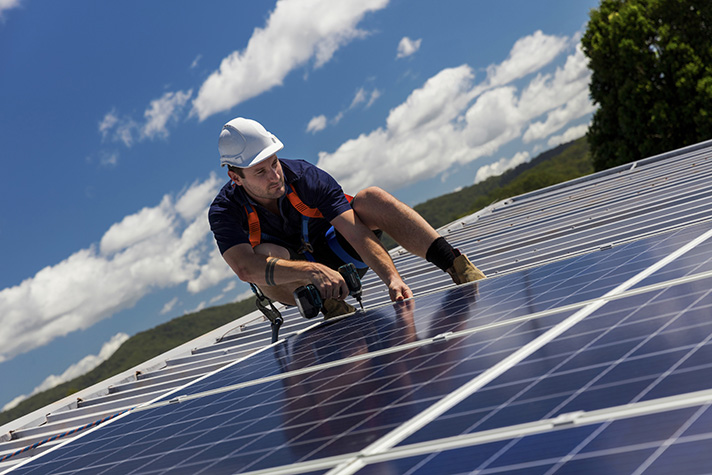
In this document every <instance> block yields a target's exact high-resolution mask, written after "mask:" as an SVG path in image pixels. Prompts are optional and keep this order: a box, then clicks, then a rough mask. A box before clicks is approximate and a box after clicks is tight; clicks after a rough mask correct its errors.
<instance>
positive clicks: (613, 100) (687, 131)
mask: <svg viewBox="0 0 712 475" xmlns="http://www.w3.org/2000/svg"><path fill="white" fill-rule="evenodd" d="M582 46H583V51H584V53H585V54H586V56H587V57H588V58H589V67H590V69H591V71H592V73H593V74H592V77H591V86H590V89H591V98H592V99H593V101H594V103H597V104H598V105H599V109H598V110H597V111H596V113H595V114H594V116H593V121H592V124H591V127H590V129H589V131H588V137H589V142H590V145H591V153H592V156H593V163H594V167H595V168H596V170H603V169H606V168H610V167H612V166H615V165H620V164H622V163H628V162H631V161H635V160H639V159H641V158H645V157H648V156H651V155H655V154H658V153H662V152H666V151H669V150H674V149H676V148H680V147H683V146H685V145H690V144H693V143H697V142H700V141H702V140H706V139H709V138H712V1H710V0H602V1H601V5H600V6H599V8H598V9H593V10H591V14H590V21H589V23H588V26H587V29H586V32H585V34H584V36H583V38H582Z"/></svg>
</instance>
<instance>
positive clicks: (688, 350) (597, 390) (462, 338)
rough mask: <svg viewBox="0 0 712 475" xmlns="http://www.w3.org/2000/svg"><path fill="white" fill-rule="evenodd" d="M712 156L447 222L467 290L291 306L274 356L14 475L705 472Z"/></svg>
mask: <svg viewBox="0 0 712 475" xmlns="http://www.w3.org/2000/svg"><path fill="white" fill-rule="evenodd" d="M710 157H712V144H710V143H703V144H699V145H697V146H694V147H690V148H687V149H684V150H681V151H677V152H673V153H670V154H667V155H665V156H661V157H654V158H651V159H648V160H644V161H641V162H638V163H637V164H635V165H634V166H629V167H621V168H618V169H615V170H611V171H608V172H603V173H599V174H595V175H592V176H590V177H587V178H585V179H581V180H577V181H574V182H570V183H568V184H565V185H564V186H557V187H553V188H550V189H547V190H543V191H541V192H536V193H532V194H528V195H523V196H521V197H518V198H516V199H513V200H509V201H506V202H503V203H498V204H495V205H494V206H492V207H490V208H488V209H486V210H484V211H482V212H480V213H478V214H476V215H473V216H471V217H468V218H466V219H465V220H463V221H461V222H459V223H456V224H453V225H452V226H450V227H449V228H447V229H443V230H442V232H443V233H446V234H447V235H448V239H449V240H450V241H451V242H453V243H454V244H456V245H457V246H458V247H459V248H460V249H461V250H463V251H464V252H466V253H467V254H468V255H469V256H470V257H471V259H472V260H473V261H474V262H476V263H477V264H478V266H479V267H481V268H482V269H483V270H484V271H485V273H487V274H488V276H489V278H488V279H486V280H484V281H480V282H478V283H475V284H466V285H461V286H454V285H452V284H451V283H450V282H449V279H448V278H447V276H445V275H443V274H442V273H441V272H440V271H437V270H433V268H432V266H431V265H430V264H428V263H426V262H424V261H422V260H420V259H418V258H415V257H413V256H410V255H408V254H406V253H396V254H397V255H396V257H395V262H396V265H397V267H398V268H399V270H400V271H401V273H402V274H403V276H404V278H405V279H406V281H407V282H408V283H409V284H410V285H411V288H412V289H413V290H414V292H415V293H416V297H415V298H414V299H412V300H409V301H407V302H401V303H397V304H391V303H390V302H388V301H387V294H386V292H385V289H384V288H383V286H382V285H381V284H379V283H378V282H377V280H376V279H375V277H373V276H371V277H368V276H367V278H366V279H365V281H364V283H365V304H366V306H367V309H366V311H365V312H360V311H359V312H356V313H355V314H353V315H351V316H348V317H345V318H343V319H337V320H332V321H329V322H313V321H310V322H307V321H304V320H301V319H299V318H298V317H297V315H296V311H295V310H293V309H290V310H288V311H286V312H284V314H285V317H286V319H287V321H290V322H294V323H293V324H292V325H293V326H292V327H291V328H290V329H287V331H283V332H282V336H283V338H282V339H281V340H280V341H279V342H277V343H276V344H274V345H270V344H269V342H268V338H269V332H268V327H267V326H266V325H265V324H264V323H262V324H261V327H259V330H260V331H258V329H257V328H256V327H255V326H250V327H249V328H247V329H246V330H245V331H242V332H235V333H234V334H231V335H230V336H229V337H228V338H226V339H224V340H223V341H222V342H220V343H217V344H216V345H210V346H207V347H205V348H201V349H197V350H196V351H195V352H194V354H193V355H191V356H190V357H186V358H185V360H180V361H176V362H174V363H173V364H176V365H178V366H181V365H196V366H195V367H196V368H198V367H199V368H202V369H201V370H200V371H199V372H198V373H196V374H195V375H193V376H192V377H187V378H186V380H185V381H184V382H185V384H182V385H181V384H176V383H175V382H174V383H173V385H172V386H171V387H170V388H166V389H165V390H163V391H154V392H152V393H151V395H152V398H151V399H150V400H149V401H147V402H144V403H143V404H141V405H139V406H138V407H136V408H134V409H133V410H131V411H129V412H126V413H124V414H122V415H120V416H118V417H116V418H114V419H112V420H111V421H108V422H105V423H103V424H101V425H98V426H97V427H96V428H94V429H91V430H87V431H85V432H83V433H82V434H80V435H79V436H76V437H74V438H73V439H71V440H68V441H67V442H62V443H58V444H56V445H54V446H53V447H52V448H51V449H50V450H47V451H45V452H43V453H41V454H40V455H39V456H36V457H34V458H31V459H29V460H25V461H24V462H22V463H18V464H16V465H14V466H13V467H12V468H13V469H14V470H13V473H18V474H47V473H57V474H61V473H92V474H97V473H103V474H111V473H150V474H154V473H155V474H158V473H171V474H173V473H191V474H192V473H314V474H316V473H332V474H347V473H359V474H372V473H373V474H375V473H379V474H380V473H419V474H427V473H470V472H472V471H478V473H520V472H521V473H569V472H578V473H580V472H581V471H585V470H588V471H593V470H595V471H597V472H604V473H671V472H673V471H674V473H700V472H703V471H705V470H706V467H709V466H712V452H710V451H709V450H704V448H705V447H709V439H710V437H711V436H712V417H710V416H712V413H710V411H709V405H710V403H712V383H711V382H710V381H712V378H711V377H710V376H712V318H710V317H712V295H711V292H712V290H710V289H712V286H711V285H710V284H711V283H712V180H711V179H710V175H712V160H710ZM237 342H241V343H237ZM226 351H227V353H225V352H226ZM218 354H220V356H218ZM228 356H229V358H228ZM215 358H218V359H220V358H225V359H220V361H219V362H217V361H216V362H214V363H211V364H212V366H210V365H208V367H209V368H211V369H210V370H205V367H206V365H205V364H203V365H200V364H199V362H200V361H203V362H204V360H212V359H215ZM186 371H189V370H186ZM196 371H197V370H196ZM158 377H159V378H160V377H162V376H158Z"/></svg>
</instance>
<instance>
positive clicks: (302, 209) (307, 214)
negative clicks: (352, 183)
mask: <svg viewBox="0 0 712 475" xmlns="http://www.w3.org/2000/svg"><path fill="white" fill-rule="evenodd" d="M344 196H345V197H346V199H347V200H348V202H349V203H351V201H352V200H353V196H351V195H347V194H344ZM287 199H288V200H289V202H290V203H291V205H292V206H293V207H294V209H296V210H297V211H298V212H299V214H301V215H302V247H301V248H299V250H298V251H297V252H299V254H303V255H304V257H306V259H307V260H308V261H312V262H314V256H312V253H313V252H314V247H313V246H312V245H311V243H310V242H309V219H310V218H323V217H324V215H323V214H321V211H319V210H318V209H316V208H310V207H309V206H307V205H306V204H305V203H304V202H303V201H302V200H301V198H299V195H297V192H296V191H295V190H294V186H293V185H292V184H291V183H290V184H289V187H288V188H287ZM245 213H247V226H248V229H249V232H250V245H251V246H252V247H253V248H254V247H256V246H257V245H259V244H260V242H262V238H263V236H264V237H269V238H270V239H272V240H277V241H279V239H277V238H275V237H274V236H268V235H266V234H262V229H261V227H260V219H259V216H257V211H256V210H255V209H254V208H253V207H252V205H250V204H249V203H247V204H246V205H245ZM326 241H327V243H328V245H329V247H330V248H331V250H332V251H333V252H334V254H336V255H337V256H338V257H339V259H341V260H342V261H344V262H353V263H354V265H355V266H356V268H358V269H365V268H366V267H367V266H366V264H365V263H363V262H361V261H360V260H358V259H355V258H354V257H353V256H351V255H350V254H348V253H347V252H346V250H344V248H343V247H341V245H340V244H339V242H338V241H337V240H336V232H335V230H334V227H333V226H332V227H331V228H329V230H328V231H327V232H326Z"/></svg>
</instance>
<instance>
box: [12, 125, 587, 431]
mask: <svg viewBox="0 0 712 475" xmlns="http://www.w3.org/2000/svg"><path fill="white" fill-rule="evenodd" d="M590 173H593V166H592V164H591V159H590V156H589V152H588V143H587V142H586V138H585V137H583V138H581V139H578V140H576V141H573V142H570V143H567V144H563V145H560V146H558V147H556V148H554V149H552V150H549V151H547V152H544V153H542V154H541V155H539V156H537V157H536V158H534V159H533V160H531V161H529V162H528V163H523V164H521V165H519V166H518V167H516V168H514V169H512V170H508V171H506V172H505V173H503V174H502V175H499V176H493V177H490V178H488V179H487V180H485V181H483V182H481V183H478V184H476V185H472V186H469V187H467V188H464V189H462V190H460V191H457V192H454V193H449V194H447V195H444V196H440V197H438V198H433V199H431V200H428V201H426V202H424V203H422V204H419V205H417V206H415V209H416V210H417V211H418V212H419V213H420V214H421V215H423V217H424V218H425V219H426V220H427V221H428V222H429V223H430V224H432V225H433V227H435V228H438V227H440V226H443V225H445V224H447V223H449V222H451V221H454V220H455V219H458V218H461V217H463V216H467V215H468V214H471V213H474V212H475V211H477V210H479V209H481V208H484V207H485V206H488V205H489V204H491V203H494V202H496V201H499V200H503V199H505V198H509V197H512V196H516V195H520V194H522V193H527V192H529V191H534V190H537V189H540V188H543V187H546V186H549V185H554V184H556V183H561V182H563V181H567V180H571V179H573V178H577V177H579V176H584V175H588V174H590ZM384 238H387V236H384ZM384 244H385V245H386V246H387V247H393V246H394V245H395V243H394V242H393V241H392V240H391V241H390V243H389V242H388V241H387V240H386V239H384ZM389 244H390V245H389ZM254 310H255V305H254V299H252V298H250V299H247V300H243V301H241V302H237V303H231V304H227V305H222V306H219V307H212V308H208V309H204V310H201V311H200V312H197V313H191V314H187V315H184V316H182V317H178V318H176V319H174V320H171V321H170V322H167V323H164V324H162V325H159V326H157V327H155V328H152V329H150V330H146V331H144V332H141V333H138V334H136V335H134V336H133V337H131V338H130V339H128V340H127V341H126V342H124V344H123V345H121V347H120V348H119V349H118V350H117V351H116V353H114V354H113V355H112V356H111V357H110V358H109V359H108V360H106V361H105V362H104V363H102V364H101V365H99V366H97V367H96V368H95V369H93V370H92V371H90V372H88V373H86V374H84V375H82V376H80V377H78V378H75V379H73V380H71V381H68V382H66V383H63V384H60V385H59V386H56V387H54V388H52V389H48V390H47V391H44V392H41V393H38V394H35V395H34V396H32V397H30V398H28V399H26V400H24V401H22V402H21V403H20V404H19V405H17V406H16V407H14V408H13V409H10V410H7V411H4V412H1V413H0V425H2V424H5V423H7V422H9V421H12V420H14V419H17V418H19V417H22V416H23V415H25V414H28V413H30V412H32V411H34V410H36V409H39V408H41V407H44V406H46V405H48V404H51V403H53V402H55V401H58V400H59V399H62V398H64V397H66V396H68V395H70V394H73V393H75V392H77V391H79V390H81V389H83V388H87V387H89V386H92V385H94V384H96V383H98V382H100V381H103V380H105V379H107V378H110V377H111V376H114V375H116V374H119V373H121V372H122V371H126V370H127V369H129V368H132V367H134V366H136V365H138V364H140V363H142V362H144V361H147V360H149V359H151V358H153V357H155V356H158V355H160V354H161V353H163V352H165V351H168V350H170V349H172V348H175V347H177V346H179V345H181V344H183V343H185V342H187V341H190V340H192V339H193V338H196V337H198V336H200V335H203V334H205V333H207V332H209V331H211V330H213V329H215V328H218V327H220V326H221V325H224V324H226V323H229V322H231V321H233V320H235V319H237V318H238V317H241V316H243V315H246V314H248V313H250V312H252V311H254ZM268 331H269V327H268V326H267V324H265V332H268Z"/></svg>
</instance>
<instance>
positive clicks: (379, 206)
mask: <svg viewBox="0 0 712 475" xmlns="http://www.w3.org/2000/svg"><path fill="white" fill-rule="evenodd" d="M394 203H396V199H395V198H394V197H393V195H391V194H390V193H388V192H387V191H386V190H384V189H382V188H379V187H377V186H370V187H368V188H364V189H363V190H361V191H359V192H358V193H356V196H354V199H353V201H352V202H351V207H352V208H353V210H354V211H355V212H356V214H359V211H361V212H362V213H364V212H365V213H366V214H368V213H369V212H371V213H373V212H377V211H378V210H384V209H388V208H389V207H391V206H392V205H393V204H394Z"/></svg>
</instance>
